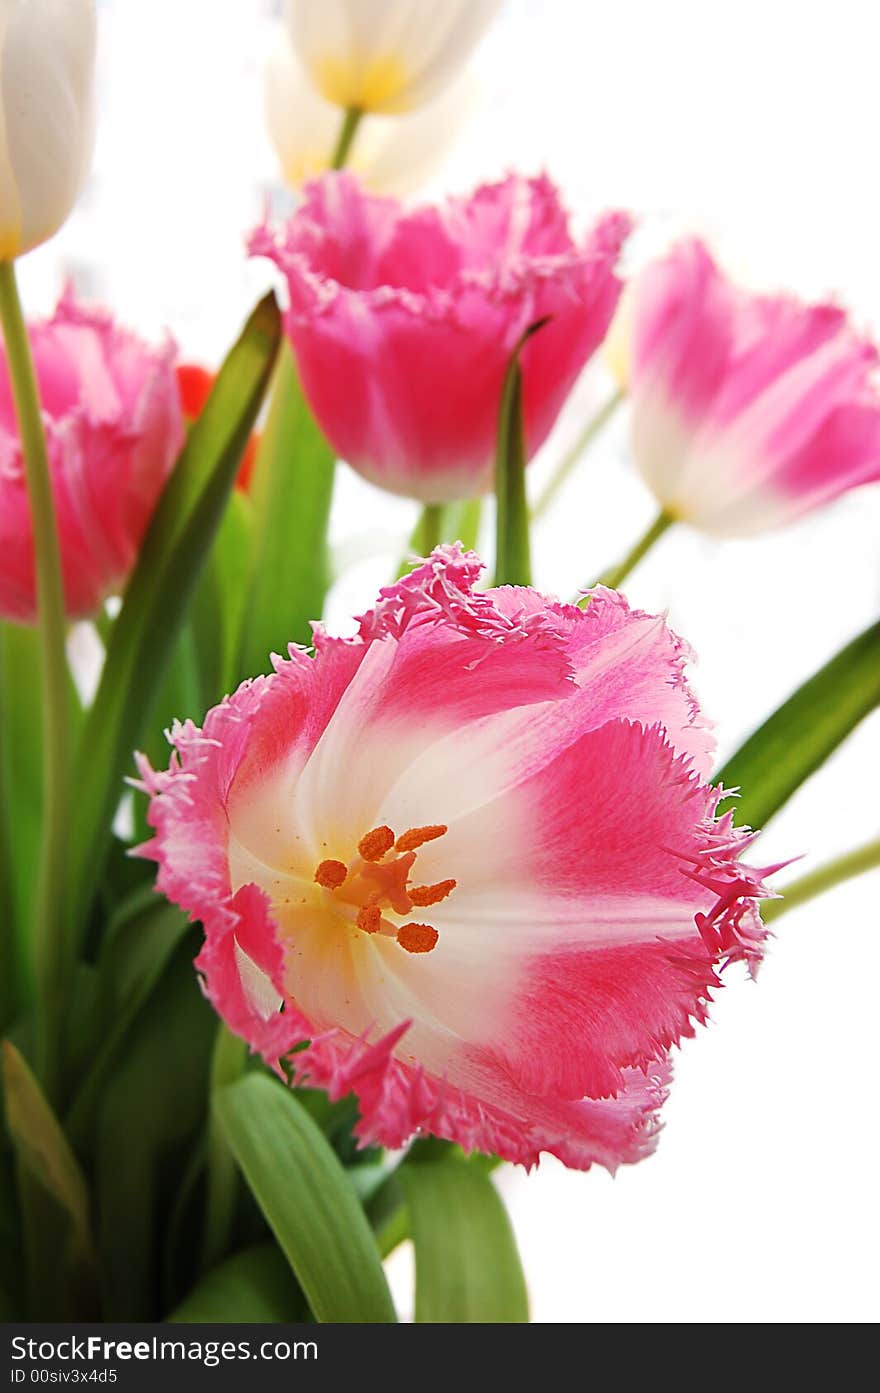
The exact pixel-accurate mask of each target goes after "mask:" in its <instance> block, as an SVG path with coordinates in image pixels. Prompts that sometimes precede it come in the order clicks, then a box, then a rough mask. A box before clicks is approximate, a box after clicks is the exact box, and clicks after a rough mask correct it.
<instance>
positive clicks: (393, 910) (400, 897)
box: [315, 823, 455, 953]
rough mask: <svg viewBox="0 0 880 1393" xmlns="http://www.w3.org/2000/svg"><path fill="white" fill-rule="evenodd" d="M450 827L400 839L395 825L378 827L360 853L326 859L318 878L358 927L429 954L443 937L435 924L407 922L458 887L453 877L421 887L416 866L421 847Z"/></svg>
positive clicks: (363, 840) (412, 829)
mask: <svg viewBox="0 0 880 1393" xmlns="http://www.w3.org/2000/svg"><path fill="white" fill-rule="evenodd" d="M447 830H448V829H447V828H446V827H445V826H443V825H442V824H440V823H437V824H433V825H431V826H428V827H410V828H409V830H408V831H406V832H403V833H402V834H401V835H400V836H399V837H397V836H395V834H394V832H393V831H392V829H391V828H390V827H385V826H383V827H373V828H372V829H371V831H369V832H366V833H365V834H364V836H363V837H361V839H360V841H359V842H358V846H357V855H356V856H354V857H353V859H352V860H351V861H349V862H348V864H346V862H345V861H335V860H327V861H321V862H320V864H319V865H318V866H317V867H316V869H315V880H316V881H317V883H318V885H320V886H321V887H322V889H323V890H324V891H325V893H326V894H328V895H331V896H332V897H333V899H334V901H335V903H336V907H337V908H341V907H342V906H348V907H349V908H350V911H351V919H352V923H353V924H354V927H355V929H356V930H358V931H359V932H360V933H365V934H376V933H378V934H384V935H385V936H386V937H388V938H394V939H396V940H397V942H398V944H399V945H400V947H401V948H403V949H405V951H406V952H407V953H430V951H431V949H432V948H434V947H436V945H437V939H438V937H439V935H438V933H437V930H436V929H435V928H434V927H433V925H432V924H417V923H413V922H411V921H410V922H407V923H405V924H400V923H397V922H396V921H397V920H398V919H409V916H410V915H411V914H412V911H413V910H414V909H426V908H428V906H429V905H432V904H439V903H440V901H441V900H445V899H446V896H447V895H450V894H451V893H452V891H453V890H454V889H455V881H454V880H441V881H438V882H437V883H436V884H434V885H418V884H412V883H411V882H413V881H415V880H417V878H418V877H417V875H416V874H415V872H414V867H415V864H416V860H417V853H418V850H419V847H421V846H424V845H425V843H426V842H433V841H436V840H437V838H438V837H442V836H444V835H445V833H446V831H447Z"/></svg>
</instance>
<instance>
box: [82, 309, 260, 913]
mask: <svg viewBox="0 0 880 1393" xmlns="http://www.w3.org/2000/svg"><path fill="white" fill-rule="evenodd" d="M279 337H280V319H279V313H278V306H277V304H276V303H275V299H274V296H271V295H270V296H267V298H266V299H264V300H262V301H261V302H260V304H259V305H258V306H257V308H256V309H255V310H254V312H253V314H252V315H251V317H250V319H249V320H248V322H247V324H246V325H245V328H244V331H243V333H242V335H241V337H240V338H239V340H238V342H237V343H236V344H235V345H234V347H233V348H232V350H231V352H230V353H229V355H228V356H227V358H226V361H225V363H224V364H223V367H222V368H221V370H220V373H219V375H218V377H217V380H216V382H215V384H214V388H213V390H212V392H211V396H210V398H209V400H208V402H207V405H206V406H205V409H204V411H203V412H202V414H201V416H200V417H199V420H198V421H197V423H196V424H195V425H194V426H193V428H192V431H191V432H190V435H189V438H188V440H187V443H186V445H185V447H184V449H183V452H182V453H181V456H180V459H179V461H178V463H177V466H176V468H175V470H174V472H173V474H172V475H171V478H170V479H169V481H168V484H167V485H166V487H165V490H164V492H163V494H162V497H161V499H160V501H159V505H158V507H157V509H156V512H155V513H154V515H153V519H152V521H151V523H150V527H149V529H148V531H147V534H146V536H145V538H144V541H143V543H142V546H141V551H140V556H139V558H138V564H137V566H136V568H135V571H134V574H133V575H132V577H131V580H130V581H129V585H128V589H127V591H126V595H125V601H124V603H123V606H122V609H121V611H120V614H119V616H118V618H117V620H116V622H115V623H114V625H113V628H112V631H111V635H110V641H109V647H108V650H107V658H106V662H105V665H104V671H103V674H102V677H101V683H100V686H99V688H98V692H97V695H96V697H95V701H94V703H93V705H92V708H91V710H90V712H89V715H88V718H87V721H86V725H85V729H84V732H83V738H82V740H81V742H80V751H79V757H78V760H77V764H76V777H75V787H76V790H77V817H76V821H75V823H74V825H73V828H72V835H71V860H70V872H69V873H70V884H71V889H70V903H69V906H68V913H69V916H70V920H71V923H72V931H73V932H74V933H77V932H81V928H82V922H83V919H84V916H85V913H86V911H87V908H88V904H89V900H90V892H91V888H92V885H93V882H94V879H95V876H96V874H97V872H98V870H99V868H100V866H101V864H102V860H103V854H104V851H105V848H106V845H107V839H108V836H109V828H110V823H111V819H112V817H113V812H114V809H115V807H116V804H117V803H118V801H119V797H120V792H121V784H122V778H123V775H124V774H125V773H126V772H127V771H128V769H129V767H130V760H131V751H132V749H133V747H134V746H135V745H136V744H137V742H138V740H139V739H140V736H141V733H142V727H143V721H144V718H145V716H146V714H147V713H148V712H149V710H150V708H151V706H152V703H153V700H154V698H155V695H156V692H157V689H158V686H159V683H160V681H161V678H162V674H163V672H164V670H165V666H166V663H167V661H168V659H169V657H170V655H171V653H172V651H173V648H174V643H175V641H176V638H177V635H178V633H179V632H180V628H181V625H182V623H183V619H184V616H185V614H186V608H187V602H188V600H189V598H190V595H191V593H192V591H193V588H194V586H195V584H196V582H197V580H198V577H199V574H200V571H201V568H202V565H203V563H204V561H205V558H206V556H207V554H208V551H209V549H210V546H211V543H212V541H213V538H214V535H215V534H216V532H217V529H218V527H219V525H220V521H221V519H222V516H223V511H224V507H225V505H226V500H227V498H228V496H229V492H230V490H231V488H232V485H233V482H234V480H235V475H236V472H237V469H238V464H239V460H240V457H241V454H242V451H243V450H244V447H245V445H246V443H247V440H248V437H249V435H250V432H251V429H252V427H253V424H254V421H255V419H256V415H257V412H258V410H259V407H260V403H261V401H262V398H263V393H264V392H265V389H266V385H267V383H268V380H269V376H270V374H271V371H272V365H273V362H274V359H275V355H276V352H277V349H278V342H279Z"/></svg>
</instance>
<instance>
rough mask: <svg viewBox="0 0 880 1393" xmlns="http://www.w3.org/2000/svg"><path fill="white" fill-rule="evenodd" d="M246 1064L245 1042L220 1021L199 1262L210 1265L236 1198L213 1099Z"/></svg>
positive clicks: (222, 1248) (227, 1231)
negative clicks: (200, 1258) (200, 1259)
mask: <svg viewBox="0 0 880 1393" xmlns="http://www.w3.org/2000/svg"><path fill="white" fill-rule="evenodd" d="M246 1064H247V1044H246V1043H245V1041H244V1040H241V1039H239V1037H238V1036H237V1035H233V1034H232V1032H231V1030H227V1028H226V1026H225V1025H224V1024H223V1022H222V1021H221V1022H220V1023H219V1024H218V1026H217V1034H216V1036H215V1037H214V1051H213V1055H212V1058H211V1114H210V1117H209V1119H208V1158H207V1177H206V1185H205V1221H204V1230H203V1233H202V1265H203V1266H204V1267H205V1268H210V1267H213V1266H214V1265H215V1264H216V1263H218V1262H219V1261H220V1259H221V1258H222V1257H223V1256H224V1255H225V1253H226V1251H227V1248H228V1245H229V1239H230V1235H231V1233H232V1226H233V1221H234V1219H235V1205H236V1200H237V1197H238V1184H239V1181H238V1169H237V1167H236V1164H235V1157H234V1156H233V1155H232V1152H231V1151H230V1149H229V1143H228V1142H227V1140H226V1135H225V1133H224V1131H223V1128H222V1127H221V1125H220V1122H219V1120H218V1119H217V1117H216V1116H215V1114H214V1109H213V1102H214V1099H215V1097H216V1095H217V1093H218V1091H219V1090H220V1089H222V1088H225V1087H226V1086H227V1085H228V1084H231V1083H235V1082H236V1080H237V1079H240V1078H241V1076H242V1074H243V1073H244V1069H245V1065H246Z"/></svg>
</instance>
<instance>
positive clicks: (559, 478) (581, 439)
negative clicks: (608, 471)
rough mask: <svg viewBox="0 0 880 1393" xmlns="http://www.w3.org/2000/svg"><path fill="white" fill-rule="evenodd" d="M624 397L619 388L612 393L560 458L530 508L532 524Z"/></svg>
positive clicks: (599, 433)
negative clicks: (541, 491)
mask: <svg viewBox="0 0 880 1393" xmlns="http://www.w3.org/2000/svg"><path fill="white" fill-rule="evenodd" d="M625 396H626V393H625V392H624V390H623V389H622V388H620V387H619V388H618V389H617V390H616V391H615V392H612V394H611V396H610V397H609V398H608V400H607V401H606V402H605V403H604V404H603V405H602V406H600V407H599V410H598V411H597V412H596V414H595V416H593V417H591V418H590V420H589V421H588V422H587V424H586V426H585V427H584V429H583V430H582V431H581V433H580V435H579V436H578V438H577V440H576V441H575V442H574V444H573V445H572V447H571V449H570V450H569V451H568V452H567V454H565V455H564V456H563V457H562V459H561V460H560V462H559V464H558V465H557V467H556V469H555V470H554V472H553V474H552V475H551V477H550V478H549V479H548V481H547V483H546V485H545V487H544V491H543V493H541V494H540V496H539V497H538V498H537V500H536V501H535V503H534V505H533V507H532V521H533V522H536V521H537V519H538V518H539V517H541V516H542V515H543V514H544V513H546V511H547V509H548V508H549V507H550V504H551V503H552V502H553V500H554V498H555V497H556V495H557V494H558V492H559V490H560V489H561V488H562V486H563V484H565V483H566V482H567V481H568V479H569V477H570V475H571V473H572V471H573V470H574V469H575V468H576V467H577V465H578V464H580V461H581V460H582V458H583V456H584V455H585V454H586V452H587V450H588V449H589V448H590V446H591V445H592V443H593V441H594V440H595V439H596V438H597V436H599V435H601V433H602V431H603V430H604V429H605V427H606V426H607V424H608V422H609V421H610V420H611V418H612V416H614V415H615V414H616V412H617V409H618V407H619V406H620V404H621V402H622V401H623V399H624V397H625Z"/></svg>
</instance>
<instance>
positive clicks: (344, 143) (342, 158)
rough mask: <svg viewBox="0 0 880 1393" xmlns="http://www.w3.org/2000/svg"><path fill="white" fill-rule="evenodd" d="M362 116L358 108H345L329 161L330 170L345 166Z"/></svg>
mask: <svg viewBox="0 0 880 1393" xmlns="http://www.w3.org/2000/svg"><path fill="white" fill-rule="evenodd" d="M363 114H364V113H363V112H362V111H361V109H360V107H359V106H350V107H348V108H347V110H346V112H345V115H344V116H343V118H342V127H341V129H340V132H339V139H338V140H337V142H336V149H335V150H334V151H333V155H332V157H331V159H330V168H331V169H342V168H343V167H344V166H345V163H346V161H347V159H348V157H349V154H350V153H351V147H352V144H353V143H354V138H355V136H356V135H357V128H358V126H359V125H360V123H361V118H362V116H363Z"/></svg>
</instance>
